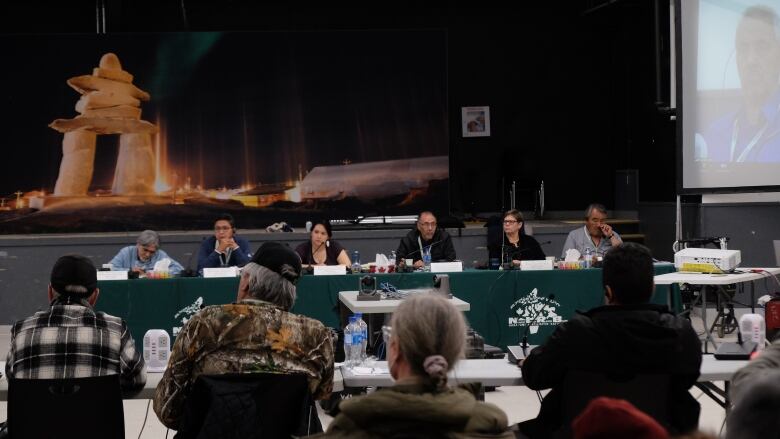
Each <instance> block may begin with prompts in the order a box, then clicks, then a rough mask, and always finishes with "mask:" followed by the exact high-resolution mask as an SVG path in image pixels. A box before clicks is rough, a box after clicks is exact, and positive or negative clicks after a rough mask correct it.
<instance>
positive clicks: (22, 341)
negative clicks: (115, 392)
mask: <svg viewBox="0 0 780 439" xmlns="http://www.w3.org/2000/svg"><path fill="white" fill-rule="evenodd" d="M99 292H100V291H99V290H98V288H97V273H96V270H95V265H94V264H93V263H92V261H91V260H89V259H87V258H85V257H84V256H79V255H66V256H63V257H61V258H59V259H58V260H57V262H56V263H55V264H54V268H52V271H51V283H50V284H49V303H50V307H49V309H48V310H46V311H39V312H37V313H35V314H34V315H33V316H32V317H28V318H26V319H24V320H20V321H18V322H16V323H15V324H14V325H13V327H12V329H11V339H12V341H11V348H10V350H9V352H8V359H7V360H6V363H5V371H6V375H7V376H8V377H9V378H84V377H91V376H101V375H109V374H119V382H120V384H121V385H122V389H123V390H125V391H132V390H136V389H140V388H141V387H143V385H144V384H145V383H146V368H145V366H144V359H143V356H142V355H140V353H139V352H138V351H136V349H135V343H134V342H133V338H132V337H131V336H130V331H129V330H128V328H127V324H126V323H125V321H124V320H122V319H121V318H119V317H114V316H112V315H109V314H106V313H104V312H98V311H95V310H94V309H93V308H92V307H93V306H94V305H95V302H96V301H97V298H98V294H99Z"/></svg>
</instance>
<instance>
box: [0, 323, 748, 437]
mask: <svg viewBox="0 0 780 439" xmlns="http://www.w3.org/2000/svg"><path fill="white" fill-rule="evenodd" d="M714 315H715V313H714V312H712V311H710V313H708V316H709V319H710V322H711V321H712V318H713V316H714ZM738 315H739V314H738ZM693 323H694V328H696V329H697V331H699V332H700V333H701V332H702V330H701V328H702V325H701V319H699V318H698V317H694V319H693ZM9 331H10V330H9V327H8V326H2V325H0V358H3V359H4V358H5V356H6V352H7V349H8V346H9V343H10V336H9ZM735 338H736V337H735V336H732V335H727V336H726V337H725V338H723V339H719V338H717V337H716V341H721V340H735ZM719 384H721V385H722V383H719ZM691 393H692V394H693V395H694V397H696V398H697V399H698V400H699V402H700V403H701V416H700V418H699V427H700V429H701V430H704V431H708V432H713V433H716V434H717V433H718V432H720V431H721V427H722V424H723V419H724V415H725V412H724V410H723V408H721V407H720V406H719V405H717V404H715V403H714V402H713V401H712V400H711V399H710V398H709V397H707V396H706V395H703V394H702V393H701V391H699V390H698V389H696V388H694V389H692V390H691ZM485 400H486V401H487V402H491V403H493V404H496V405H497V406H499V407H500V408H501V409H503V410H504V412H506V414H507V416H508V418H509V423H510V424H513V423H517V422H520V421H524V420H526V419H531V418H533V417H535V416H536V414H537V412H538V411H539V399H538V396H537V394H536V392H534V391H532V390H529V389H528V388H527V387H499V388H497V389H496V390H495V391H493V392H488V393H486V394H485ZM150 402H151V401H149V400H127V401H125V402H124V405H125V435H126V437H127V438H165V437H166V435H167V434H168V432H167V430H166V428H165V427H164V426H163V425H162V424H161V423H160V421H158V420H157V417H156V416H155V414H154V411H153V410H152V408H151V405H150ZM5 417H6V403H5V402H0V420H4V419H5ZM320 419H321V421H322V424H323V426H324V427H325V428H327V425H328V424H329V423H330V421H331V417H330V416H328V415H326V414H325V413H322V412H321V411H320ZM168 437H173V432H170V434H169V436H168Z"/></svg>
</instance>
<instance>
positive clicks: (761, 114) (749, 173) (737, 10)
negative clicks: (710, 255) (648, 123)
mask: <svg viewBox="0 0 780 439" xmlns="http://www.w3.org/2000/svg"><path fill="white" fill-rule="evenodd" d="M678 4H679V9H678V13H679V28H678V29H677V30H678V33H677V35H678V38H679V40H678V43H679V44H678V46H677V47H678V57H677V62H678V74H679V75H681V77H678V80H679V81H678V83H679V84H681V90H680V91H681V94H682V96H681V97H682V107H681V110H682V113H681V115H682V126H681V132H680V135H681V137H682V138H681V141H680V142H678V144H679V145H681V148H682V150H681V154H680V155H681V158H682V160H681V162H680V163H681V165H682V191H683V192H688V193H691V192H716V191H719V190H722V191H740V190H756V189H759V190H760V189H762V188H763V189H770V188H771V189H776V187H777V186H780V87H779V86H778V78H780V20H778V11H780V0H763V1H755V0H698V1H697V0H681V1H679V3H678ZM678 96H680V93H679V91H678Z"/></svg>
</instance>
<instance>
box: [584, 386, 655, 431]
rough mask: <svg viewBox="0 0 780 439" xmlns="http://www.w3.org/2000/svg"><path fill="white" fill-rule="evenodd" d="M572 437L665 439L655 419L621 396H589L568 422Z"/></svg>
mask: <svg viewBox="0 0 780 439" xmlns="http://www.w3.org/2000/svg"><path fill="white" fill-rule="evenodd" d="M572 431H573V432H574V439H618V438H620V439H622V438H630V439H668V438H669V433H668V432H667V431H666V429H665V428H664V427H662V426H661V424H659V423H658V422H657V421H656V420H655V419H653V418H651V417H650V416H648V415H647V414H646V413H645V412H643V411H641V410H639V409H638V408H636V407H634V405H633V404H631V403H630V402H628V401H626V400H623V399H614V398H607V397H604V396H602V397H599V398H596V399H594V400H592V401H591V402H590V403H589V404H588V406H587V407H585V410H583V412H582V413H581V414H580V415H579V416H577V418H576V419H574V422H573V423H572Z"/></svg>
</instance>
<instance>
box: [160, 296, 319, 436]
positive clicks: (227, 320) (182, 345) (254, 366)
mask: <svg viewBox="0 0 780 439" xmlns="http://www.w3.org/2000/svg"><path fill="white" fill-rule="evenodd" d="M251 372H278V373H300V374H304V375H307V376H308V377H309V389H310V390H311V392H312V395H314V397H315V398H317V399H322V398H325V397H327V396H328V395H329V394H330V392H331V390H332V388H333V342H332V341H331V336H330V331H329V330H328V329H327V328H326V327H325V326H324V325H323V324H322V323H321V322H319V321H318V320H314V319H311V318H308V317H304V316H299V315H297V314H293V313H289V312H286V311H283V310H282V309H281V308H279V307H277V306H275V305H273V304H271V303H268V302H263V301H260V300H252V299H247V300H242V301H241V302H239V303H235V304H230V305H219V306H209V307H206V308H205V309H203V310H202V311H200V312H199V313H198V314H196V315H194V316H193V317H192V318H191V319H190V320H189V321H187V323H186V324H185V325H184V327H183V328H182V330H181V332H180V333H179V335H178V336H177V337H176V341H175V342H174V344H173V349H172V352H171V358H170V360H169V362H168V368H167V369H166V370H165V374H164V375H163V377H162V380H161V381H160V384H159V385H158V386H157V390H156V392H155V395H154V411H155V413H157V417H158V418H160V421H162V423H163V424H165V425H166V426H167V427H169V428H173V429H176V428H177V426H178V423H179V420H180V417H181V415H182V413H183V410H184V403H185V400H186V397H187V394H188V393H189V389H190V386H191V385H192V384H193V383H194V382H195V379H196V378H197V377H198V376H199V375H204V374H205V375H215V374H223V373H251Z"/></svg>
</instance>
